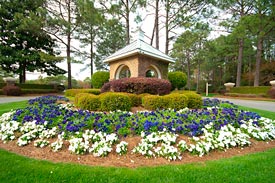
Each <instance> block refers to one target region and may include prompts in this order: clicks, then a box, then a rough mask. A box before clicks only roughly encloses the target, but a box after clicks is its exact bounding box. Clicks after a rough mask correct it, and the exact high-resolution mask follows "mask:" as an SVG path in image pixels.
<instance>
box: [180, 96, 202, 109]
mask: <svg viewBox="0 0 275 183" xmlns="http://www.w3.org/2000/svg"><path fill="white" fill-rule="evenodd" d="M184 95H185V96H186V97H187V98H188V103H187V107H188V108H190V109H199V108H201V106H202V98H201V96H200V95H198V94H195V93H186V94H184Z"/></svg>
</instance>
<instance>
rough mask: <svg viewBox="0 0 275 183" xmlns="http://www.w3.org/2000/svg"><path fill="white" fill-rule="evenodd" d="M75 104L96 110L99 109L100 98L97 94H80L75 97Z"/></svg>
mask: <svg viewBox="0 0 275 183" xmlns="http://www.w3.org/2000/svg"><path fill="white" fill-rule="evenodd" d="M77 98H78V99H77V105H78V106H79V107H80V108H81V109H84V110H89V111H98V110H99V109H100V100H99V96H98V95H93V94H86V93H85V94H80V96H79V97H77Z"/></svg>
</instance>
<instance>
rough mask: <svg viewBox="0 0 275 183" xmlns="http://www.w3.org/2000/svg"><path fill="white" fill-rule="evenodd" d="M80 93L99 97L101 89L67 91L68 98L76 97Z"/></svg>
mask: <svg viewBox="0 0 275 183" xmlns="http://www.w3.org/2000/svg"><path fill="white" fill-rule="evenodd" d="M79 93H90V94H94V95H99V94H100V90H99V89H69V90H66V91H65V96H66V97H74V96H76V95H77V94H79Z"/></svg>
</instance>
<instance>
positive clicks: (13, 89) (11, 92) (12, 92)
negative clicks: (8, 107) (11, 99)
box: [2, 85, 21, 96]
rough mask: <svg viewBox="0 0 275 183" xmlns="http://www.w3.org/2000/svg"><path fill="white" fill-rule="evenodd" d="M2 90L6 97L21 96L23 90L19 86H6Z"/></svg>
mask: <svg viewBox="0 0 275 183" xmlns="http://www.w3.org/2000/svg"><path fill="white" fill-rule="evenodd" d="M2 90H3V93H4V95H8V96H19V95H21V89H20V88H19V87H18V86H12V85H9V86H4V87H3V89H2Z"/></svg>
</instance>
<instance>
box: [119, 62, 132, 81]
mask: <svg viewBox="0 0 275 183" xmlns="http://www.w3.org/2000/svg"><path fill="white" fill-rule="evenodd" d="M129 77H131V71H130V69H129V67H128V66H127V65H121V66H119V68H118V69H117V72H116V79H121V78H129Z"/></svg>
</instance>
